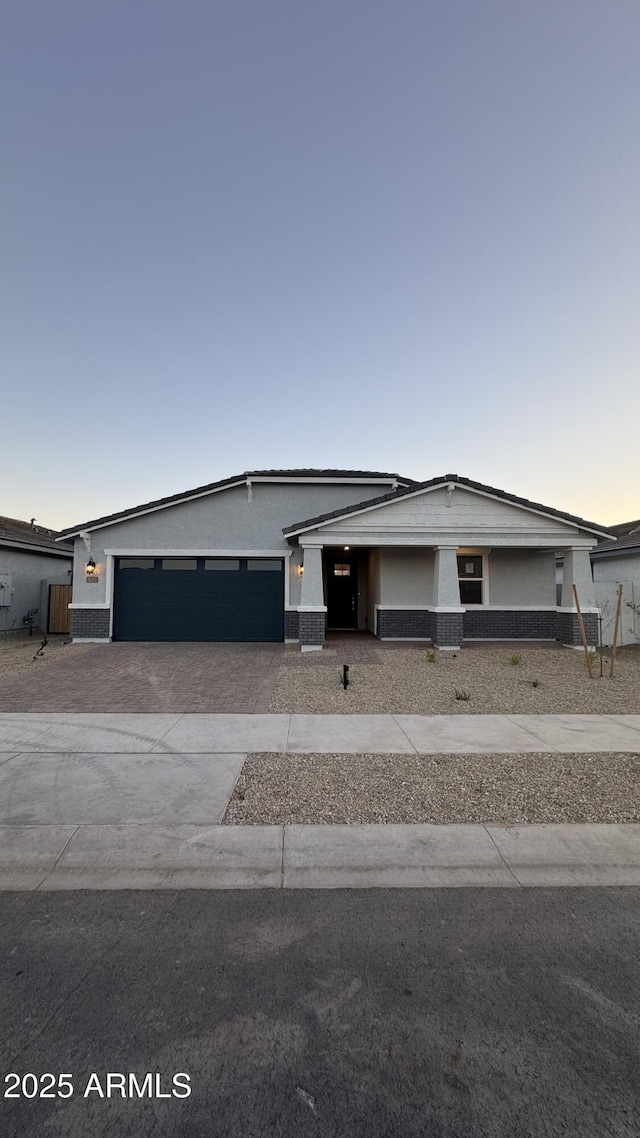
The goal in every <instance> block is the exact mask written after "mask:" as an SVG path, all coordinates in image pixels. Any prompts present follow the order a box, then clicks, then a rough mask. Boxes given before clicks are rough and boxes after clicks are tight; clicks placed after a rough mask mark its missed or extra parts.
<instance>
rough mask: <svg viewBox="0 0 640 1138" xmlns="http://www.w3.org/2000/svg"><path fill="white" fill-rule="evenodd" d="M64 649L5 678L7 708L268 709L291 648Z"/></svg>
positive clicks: (1, 693) (0, 689)
mask: <svg viewBox="0 0 640 1138" xmlns="http://www.w3.org/2000/svg"><path fill="white" fill-rule="evenodd" d="M35 645H36V647H37V641H36V642H35ZM34 651H35V648H34ZM63 652H68V655H67V656H65V657H64V658H61V657H60V654H59V653H58V654H56V657H55V660H54V661H51V662H48V661H47V660H46V658H45V659H44V660H43V661H35V662H34V664H33V666H32V667H30V668H29V670H28V671H26V672H23V673H21V674H20V675H18V676H14V677H12V678H10V679H3V680H0V711H2V712H20V711H26V712H71V713H73V712H112V713H134V712H138V713H140V712H143V713H145V712H147V713H163V712H177V713H181V712H211V713H217V712H227V713H233V712H249V713H253V714H255V713H256V712H266V711H267V708H268V706H269V700H270V698H271V693H272V691H273V686H274V684H275V681H276V676H277V675H278V668H279V665H280V663H281V662H282V658H283V655H284V644H208V643H191V642H190V643H186V644H182V643H180V644H167V643H158V644H146V643H145V644H134V643H122V642H121V643H116V644H96V645H93V646H86V645H85V646H83V650H82V651H81V652H80V651H76V650H75V648H74V645H73V644H70V645H68V647H67V648H65V649H63Z"/></svg>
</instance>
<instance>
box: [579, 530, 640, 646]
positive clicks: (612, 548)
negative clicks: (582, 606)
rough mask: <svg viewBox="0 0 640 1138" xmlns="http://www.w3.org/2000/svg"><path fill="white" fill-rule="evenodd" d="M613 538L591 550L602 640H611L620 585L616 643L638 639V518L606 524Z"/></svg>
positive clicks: (639, 593) (639, 566) (639, 638)
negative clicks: (620, 586) (620, 595)
mask: <svg viewBox="0 0 640 1138" xmlns="http://www.w3.org/2000/svg"><path fill="white" fill-rule="evenodd" d="M609 529H610V530H611V532H612V534H615V538H616V540H613V541H603V542H601V543H600V544H599V545H598V546H597V547H596V548H595V549H594V550H593V551H592V553H591V564H592V568H593V582H594V589H595V595H596V602H597V604H598V606H599V607H600V608H601V610H602V618H603V619H602V642H603V644H612V643H613V629H614V623H615V611H616V603H617V593H618V585H622V608H621V613H620V622H619V627H618V643H619V644H636V643H640V519H637V518H636V520H635V521H633V522H623V523H621V524H620V525H615V526H610V527H609Z"/></svg>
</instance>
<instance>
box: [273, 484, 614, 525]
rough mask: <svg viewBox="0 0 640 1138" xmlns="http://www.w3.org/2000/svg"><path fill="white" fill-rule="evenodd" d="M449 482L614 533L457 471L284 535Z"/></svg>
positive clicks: (333, 512) (322, 516)
mask: <svg viewBox="0 0 640 1138" xmlns="http://www.w3.org/2000/svg"><path fill="white" fill-rule="evenodd" d="M447 482H455V483H456V484H457V485H458V486H468V487H469V489H470V490H480V491H482V492H483V493H485V494H491V496H492V497H494V498H502V499H503V500H504V501H506V502H513V503H514V504H515V505H517V506H525V507H527V508H528V509H531V510H539V511H540V512H541V513H544V514H548V515H550V516H551V517H554V518H561V519H562V520H563V521H567V522H573V523H574V524H575V525H578V526H580V527H581V528H582V529H588V530H592V531H595V532H596V533H599V534H609V533H611V532H612V530H611V527H608V526H600V525H596V523H595V522H588V521H585V519H584V518H578V517H576V516H575V515H574V514H567V513H564V511H563V510H554V509H553V508H552V507H551V506H544V505H542V503H541V502H531V501H530V500H529V499H528V498H518V497H517V496H516V495H515V494H507V492H506V491H505V490H498V489H496V487H495V486H485V485H484V483H483V482H474V481H473V480H472V479H471V478H463V477H462V476H459V475H457V474H442V475H439V476H438V477H437V478H430V479H428V480H427V481H426V482H416V483H414V484H413V485H412V486H409V487H408V488H407V489H405V490H392V491H391V493H389V494H381V495H380V496H379V497H377V498H370V499H369V500H368V501H363V502H359V503H358V504H357V505H355V506H349V507H348V509H344V508H343V509H339V510H331V511H330V512H329V513H327V514H319V515H318V517H315V518H307V519H306V521H302V522H298V523H297V524H296V525H293V526H287V527H286V528H285V529H283V531H282V532H283V533H284V534H294V533H297V532H298V531H299V530H302V529H307V528H312V527H313V526H315V525H320V524H321V523H322V522H327V521H331V520H332V519H333V518H344V517H349V515H350V514H355V513H358V511H359V510H364V509H368V508H369V507H370V506H381V505H382V504H383V503H385V502H396V501H398V499H399V498H406V497H407V495H409V494H414V493H415V492H416V491H417V490H427V489H429V488H430V487H431V486H442V485H445V484H446V483H447Z"/></svg>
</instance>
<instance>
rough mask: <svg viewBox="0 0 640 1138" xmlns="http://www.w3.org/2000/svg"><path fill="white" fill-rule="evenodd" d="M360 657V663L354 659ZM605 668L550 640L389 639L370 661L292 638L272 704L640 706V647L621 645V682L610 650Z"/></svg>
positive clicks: (561, 710) (312, 708) (456, 709)
mask: <svg viewBox="0 0 640 1138" xmlns="http://www.w3.org/2000/svg"><path fill="white" fill-rule="evenodd" d="M372 643H373V644H376V642H375V641H372ZM356 653H357V655H356ZM354 656H355V657H356V659H359V662H354V660H353V657H354ZM430 661H431V662H430ZM512 661H514V662H512ZM343 664H349V665H350V667H349V680H350V684H349V688H348V689H347V691H345V690H344V689H343V687H342V685H341V672H342V665H343ZM599 669H600V660H599V658H598V659H597V660H596V661H595V663H594V665H593V670H594V678H593V679H590V678H589V676H588V674H587V669H586V664H585V659H584V654H583V653H582V652H576V651H573V650H572V649H570V648H561V647H555V646H546V645H540V646H536V647H530V646H526V645H519V644H514V645H500V646H498V645H491V646H485V645H483V646H477V645H474V646H473V647H469V648H463V649H462V650H461V651H459V652H433V651H431V650H430V649H428V648H426V647H425V648H424V649H423V648H419V649H418V648H417V647H416V646H415V645H414V646H412V648H411V649H408V648H390V646H388V645H381V646H380V647H378V648H370V649H369V650H368V652H367V658H366V659H363V658H362V653H359V652H358V648H357V646H356V647H355V650H354V652H353V653H350V648H349V645H348V643H345V644H344V645H340V646H338V647H336V648H327V649H324V650H323V651H322V652H318V653H315V652H314V653H304V654H303V653H301V652H300V651H299V649H298V648H297V646H295V645H291V646H288V647H287V650H286V651H285V656H284V661H283V664H282V665H281V667H280V670H279V672H278V677H277V680H276V684H275V687H274V690H273V694H272V696H271V702H270V704H269V711H272V712H291V713H294V714H301V715H305V714H332V715H336V714H341V713H342V714H380V713H391V714H406V715H438V714H446V715H455V714H456V713H458V714H461V715H490V714H496V713H497V714H511V715H518V714H520V715H527V714H529V715H535V714H541V715H554V714H570V715H571V714H593V715H596V714H610V715H614V714H629V715H633V714H636V713H639V712H640V650H639V649H638V648H635V647H631V648H624V649H622V650H619V651H618V655H617V658H616V663H615V674H614V676H613V679H609V675H608V672H609V656H608V655H605V656H604V672H605V675H604V677H602V678H600V675H599ZM456 693H457V694H458V698H456ZM464 696H468V699H466V698H464ZM461 697H462V698H461Z"/></svg>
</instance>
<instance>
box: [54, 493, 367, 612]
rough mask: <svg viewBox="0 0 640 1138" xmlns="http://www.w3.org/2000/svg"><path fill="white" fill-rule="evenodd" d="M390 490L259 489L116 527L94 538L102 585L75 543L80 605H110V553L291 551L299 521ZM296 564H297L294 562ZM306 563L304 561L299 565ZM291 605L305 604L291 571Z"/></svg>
mask: <svg viewBox="0 0 640 1138" xmlns="http://www.w3.org/2000/svg"><path fill="white" fill-rule="evenodd" d="M387 489H388V485H381V486H378V485H375V484H369V485H367V486H362V485H349V484H346V485H340V484H332V483H329V484H318V485H316V484H312V483H302V484H296V483H275V484H274V483H261V482H258V483H254V484H253V486H252V491H251V501H249V493H248V490H247V487H246V486H245V485H244V484H243V485H242V486H238V487H233V488H231V489H228V490H222V491H219V492H218V493H215V494H209V495H207V496H206V497H202V498H196V499H194V501H192V502H182V503H179V504H177V505H173V506H169V507H167V508H166V509H161V510H156V511H154V512H153V513H150V514H143V515H142V516H140V517H138V518H131V519H130V520H128V521H121V522H116V523H115V524H114V525H112V526H107V527H105V528H104V529H97V530H93V531H92V532H91V534H90V547H91V548H90V552H91V556H92V557H93V560H94V561H95V562H96V567H97V575H98V578H99V579H98V583H97V584H91V583H89V584H88V583H87V582H86V580H85V573H84V565H85V562H86V559H87V557H88V556H89V553H88V552H87V550H86V548H85V546H84V543H83V541H82V539H80V538H76V540H75V563H74V588H73V603H74V604H104V603H105V601H106V600H107V599H108V598H107V591H106V553H105V550H112V549H118V550H129V549H141V550H146V549H148V550H156V551H157V550H176V551H183V550H190V549H193V550H195V549H197V550H218V549H219V550H247V551H248V550H254V549H255V550H261V549H272V550H276V549H281V550H282V551H283V552H285V551H287V552H288V551H290V550H291V546H290V545H289V544H288V542H287V541H286V539H285V537H284V535H283V533H282V528H283V526H287V525H292V524H293V523H294V522H295V521H296V520H300V521H304V519H305V518H309V517H314V516H316V515H317V514H321V513H326V512H328V511H329V510H334V509H338V508H339V507H340V506H348V505H350V504H352V503H353V502H357V501H360V500H361V499H362V498H364V497H375V496H376V495H377V494H380V493H382V492H384V491H385V490H387ZM288 560H294V558H293V557H292V558H290V559H289V558H288ZM299 563H300V558H299V557H298V558H297V560H296V561H295V564H299ZM290 574H291V576H290V585H291V595H290V604H299V603H300V578H299V577H298V575H297V574H296V573H295V567H294V566H292V567H291V569H290Z"/></svg>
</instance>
